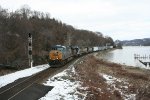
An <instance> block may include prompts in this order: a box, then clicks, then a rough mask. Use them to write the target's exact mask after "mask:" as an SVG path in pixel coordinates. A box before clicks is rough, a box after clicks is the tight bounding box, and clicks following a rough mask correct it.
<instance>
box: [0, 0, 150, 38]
mask: <svg viewBox="0 0 150 100" xmlns="http://www.w3.org/2000/svg"><path fill="white" fill-rule="evenodd" d="M25 4H27V5H29V6H30V8H31V10H38V11H42V12H48V13H50V15H51V17H54V18H56V19H58V20H61V21H62V22H64V23H67V24H69V25H72V26H74V27H75V28H78V29H86V30H90V31H94V32H95V31H99V32H102V33H103V34H104V35H108V36H111V37H112V38H113V39H114V40H115V39H119V40H131V39H136V38H150V0H0V5H1V7H2V8H7V9H8V10H10V11H12V10H13V11H14V10H16V9H19V8H20V7H21V6H23V5H25Z"/></svg>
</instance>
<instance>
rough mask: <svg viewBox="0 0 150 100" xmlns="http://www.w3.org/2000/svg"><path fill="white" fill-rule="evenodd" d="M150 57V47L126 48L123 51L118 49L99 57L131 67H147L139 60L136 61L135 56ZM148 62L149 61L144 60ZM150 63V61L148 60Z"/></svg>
mask: <svg viewBox="0 0 150 100" xmlns="http://www.w3.org/2000/svg"><path fill="white" fill-rule="evenodd" d="M135 54H139V55H148V56H149V55H150V47H149V46H148V47H144V46H134V47H133V46H126V47H123V49H116V50H113V51H110V52H107V53H103V54H101V55H99V57H102V58H103V59H105V60H108V61H111V62H116V63H120V64H125V65H129V66H137V67H145V66H144V65H143V64H141V63H140V62H139V61H138V60H137V59H134V55H135ZM143 60H147V59H143ZM148 61H150V59H148Z"/></svg>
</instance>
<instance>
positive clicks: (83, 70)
mask: <svg viewBox="0 0 150 100" xmlns="http://www.w3.org/2000/svg"><path fill="white" fill-rule="evenodd" d="M89 58H90V59H89ZM98 63H99V62H98V60H96V59H95V57H94V56H88V57H86V58H85V59H84V60H83V61H82V62H80V63H79V64H78V65H76V66H75V71H76V72H77V76H76V79H77V80H78V81H81V82H82V86H83V87H88V88H86V89H80V88H79V89H78V91H79V92H81V93H85V92H86V94H87V96H86V98H85V100H117V99H118V100H121V96H120V93H119V92H117V91H115V92H114V94H112V93H111V92H110V91H109V90H108V89H107V88H106V87H108V86H107V84H106V83H105V79H104V78H103V77H102V76H100V74H99V72H98V66H97V65H98Z"/></svg>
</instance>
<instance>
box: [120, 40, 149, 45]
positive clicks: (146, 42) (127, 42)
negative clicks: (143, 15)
mask: <svg viewBox="0 0 150 100" xmlns="http://www.w3.org/2000/svg"><path fill="white" fill-rule="evenodd" d="M120 42H121V44H122V45H123V46H150V38H144V39H134V40H124V41H120Z"/></svg>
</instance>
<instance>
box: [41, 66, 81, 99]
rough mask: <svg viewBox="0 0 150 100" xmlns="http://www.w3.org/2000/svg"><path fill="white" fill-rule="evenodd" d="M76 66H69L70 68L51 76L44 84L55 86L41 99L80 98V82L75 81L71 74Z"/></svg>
mask: <svg viewBox="0 0 150 100" xmlns="http://www.w3.org/2000/svg"><path fill="white" fill-rule="evenodd" d="M74 73H75V72H74V66H73V65H71V66H69V68H68V69H66V70H64V71H63V72H61V73H59V74H57V75H55V76H53V77H52V78H50V79H49V80H48V81H47V82H46V83H44V85H47V86H54V88H53V89H52V90H51V91H49V92H48V93H47V94H46V95H45V96H44V97H42V98H40V100H79V98H78V95H77V94H78V91H77V90H76V89H77V87H80V82H78V81H75V80H74V79H73V77H72V76H71V74H74Z"/></svg>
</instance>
